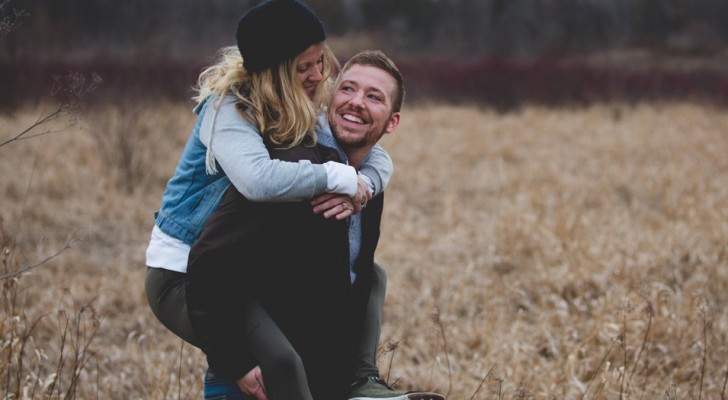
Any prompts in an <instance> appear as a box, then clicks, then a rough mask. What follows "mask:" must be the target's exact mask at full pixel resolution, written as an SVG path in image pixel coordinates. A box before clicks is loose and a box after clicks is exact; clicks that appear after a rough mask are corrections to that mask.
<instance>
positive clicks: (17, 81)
mask: <svg viewBox="0 0 728 400" xmlns="http://www.w3.org/2000/svg"><path fill="white" fill-rule="evenodd" d="M399 66H400V69H401V70H402V73H403V74H404V76H405V81H406V85H407V92H408V101H409V102H418V101H426V100H435V101H442V102H454V103H475V104H482V105H486V106H491V107H495V108H498V109H511V108H514V107H518V106H519V105H522V104H526V103H535V104H543V105H555V106H559V105H573V104H589V103H594V102H610V101H628V102H637V101H653V100H698V101H705V102H711V103H715V104H718V105H723V106H725V105H728V72H726V73H718V72H715V71H707V70H706V71H701V70H694V71H685V72H677V71H670V70H659V69H650V70H627V69H617V68H599V67H594V66H591V65H587V64H585V63H565V62H562V61H560V60H553V59H545V58H544V59H539V60H536V61H532V62H517V61H513V60H507V59H486V60H482V61H479V62H472V63H467V64H465V63H455V62H449V61H443V60H425V61H418V62H413V61H404V62H402V61H400V62H399ZM201 68H202V66H197V65H195V66H190V65H181V64H155V65H144V66H141V65H120V64H115V63H98V64H77V65H72V64H62V65H61V64H58V65H17V64H2V63H0V107H1V108H4V109H8V108H12V107H14V106H17V105H18V104H20V103H22V102H26V101H35V100H37V99H40V98H43V97H44V96H48V94H49V93H50V91H51V87H52V85H53V82H54V78H53V77H54V76H61V77H62V76H63V75H64V74H66V73H68V72H69V71H76V72H79V73H80V74H81V76H86V77H87V78H88V79H90V77H91V75H92V73H95V74H98V75H99V76H101V78H102V79H103V81H104V82H103V83H102V84H101V86H100V87H99V88H98V89H97V90H95V91H94V92H93V93H90V94H89V96H88V99H90V100H91V101H89V102H90V103H98V102H104V101H112V102H113V101H116V100H119V99H122V98H147V99H155V98H157V99H158V98H173V99H188V98H189V97H191V95H192V91H191V88H192V86H193V85H194V83H195V81H196V78H197V74H198V73H199V71H200V70H201ZM88 99H87V100H88Z"/></svg>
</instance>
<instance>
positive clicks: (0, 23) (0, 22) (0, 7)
mask: <svg viewBox="0 0 728 400" xmlns="http://www.w3.org/2000/svg"><path fill="white" fill-rule="evenodd" d="M9 3H10V0H4V1H0V12H3V11H4V10H5V6H7V5H8V4H9ZM29 15H30V14H29V13H28V12H27V11H25V10H16V9H13V15H12V16H10V15H5V16H3V15H2V14H0V40H2V39H3V38H4V37H5V36H7V35H8V34H10V33H11V32H12V31H14V30H15V29H17V28H18V27H19V26H20V22H21V19H22V18H25V17H27V16H29Z"/></svg>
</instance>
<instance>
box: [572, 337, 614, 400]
mask: <svg viewBox="0 0 728 400" xmlns="http://www.w3.org/2000/svg"><path fill="white" fill-rule="evenodd" d="M613 348H614V341H612V344H611V345H610V346H609V349H607V352H606V353H605V354H604V357H602V361H600V362H599V366H598V367H597V370H596V371H594V376H592V378H591V380H590V381H589V384H588V385H587V386H586V390H584V393H582V394H581V397H579V399H580V400H581V399H583V398H584V396H586V394H587V393H589V388H590V387H591V385H592V383H594V380H595V379H596V378H597V376H598V375H599V371H600V370H601V369H602V366H604V363H605V362H606V361H607V357H609V354H611V353H612V349H613Z"/></svg>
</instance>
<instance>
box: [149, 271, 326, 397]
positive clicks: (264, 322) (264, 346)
mask: <svg viewBox="0 0 728 400" xmlns="http://www.w3.org/2000/svg"><path fill="white" fill-rule="evenodd" d="M144 289H145V292H146V295H147V301H148V302H149V307H150V308H151V309H152V312H153V313H154V315H155V316H156V317H157V319H158V320H159V321H160V322H161V323H162V324H163V325H164V326H165V327H167V329H169V330H170V331H172V332H173V333H174V334H176V335H177V336H179V337H180V338H182V339H184V340H185V341H187V342H188V343H191V344H192V345H194V346H197V347H199V340H198V339H197V337H196V336H195V333H194V331H193V329H192V324H191V323H190V319H189V315H188V314H187V301H186V298H185V274H183V273H181V272H176V271H170V270H167V269H163V268H147V276H146V280H145V282H144ZM242 315H243V318H244V320H245V331H246V332H247V335H246V336H247V337H246V339H247V340H248V345H249V348H250V350H251V351H252V353H253V354H254V355H255V357H256V358H257V359H258V361H259V363H260V367H261V370H262V371H263V383H264V384H265V386H266V390H267V392H268V398H269V399H270V400H296V399H301V400H312V396H311V392H310V390H309V388H308V382H307V381H306V372H305V370H304V368H303V362H302V361H301V358H300V357H299V356H298V353H297V352H296V351H295V350H294V349H293V346H292V345H291V344H290V342H289V341H288V339H287V338H286V336H285V335H284V334H283V332H281V330H280V329H279V328H278V325H276V323H275V322H273V320H272V319H271V318H270V316H269V315H268V313H267V312H266V311H265V310H264V309H263V307H262V306H260V304H258V303H257V302H251V303H250V304H246V305H245V306H244V307H243V311H242ZM210 376H213V374H210ZM213 380H215V382H216V383H215V385H218V386H219V385H221V382H219V380H220V379H219V378H218V377H214V379H213ZM210 382H212V380H211V381H210ZM230 384H231V385H232V386H234V388H233V387H229V388H225V389H224V390H223V392H225V393H227V395H228V396H229V395H230V394H232V392H234V391H236V390H237V385H236V384H235V383H234V382H230ZM205 385H206V386H207V385H208V382H207V377H206V381H205ZM222 386H225V385H222ZM232 389H235V390H232Z"/></svg>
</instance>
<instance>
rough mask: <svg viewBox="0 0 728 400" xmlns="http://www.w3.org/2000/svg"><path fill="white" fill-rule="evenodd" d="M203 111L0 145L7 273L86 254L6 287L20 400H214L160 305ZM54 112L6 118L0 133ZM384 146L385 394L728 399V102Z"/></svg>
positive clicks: (5, 386)
mask: <svg viewBox="0 0 728 400" xmlns="http://www.w3.org/2000/svg"><path fill="white" fill-rule="evenodd" d="M191 107H192V104H190V103H189V102H187V103H177V104H173V103H168V104H156V105H153V106H151V105H145V104H138V103H133V102H120V103H119V104H117V105H115V106H99V107H97V108H95V109H94V110H93V111H86V112H84V113H83V115H81V117H80V118H79V119H78V120H77V121H76V122H75V123H73V124H72V125H71V126H70V127H69V126H68V124H69V121H68V120H67V119H66V118H63V119H59V120H57V121H54V122H53V123H51V124H47V125H45V126H44V127H41V128H39V130H38V132H41V131H44V130H47V129H53V130H59V132H55V133H50V134H47V135H43V136H40V137H36V138H32V139H28V140H22V141H14V142H11V143H8V144H6V145H3V146H2V147H0V177H1V178H0V198H1V199H2V200H1V201H0V218H1V219H0V244H1V245H2V247H3V254H2V260H3V265H2V266H1V267H0V268H3V270H2V271H1V272H0V273H2V274H5V273H7V272H11V271H13V270H16V269H18V268H22V267H26V266H31V265H33V264H35V263H37V262H39V261H41V260H43V259H45V258H47V257H50V256H53V255H54V254H55V253H57V252H58V251H60V250H62V249H63V248H64V246H65V245H66V244H68V243H70V246H71V247H70V248H69V249H67V250H65V251H63V252H62V253H61V254H60V255H58V256H55V257H53V258H51V259H50V260H49V261H48V262H46V263H45V264H42V265H40V266H39V267H37V268H35V269H33V270H31V271H30V272H27V273H25V274H23V275H21V276H20V277H16V278H13V279H6V280H4V281H3V288H2V300H1V301H2V309H3V314H2V320H1V321H0V340H1V341H2V342H1V344H2V345H1V346H0V391H2V393H3V396H4V398H6V399H15V398H64V397H65V398H80V399H93V398H103V399H132V398H135V399H136V398H142V399H146V398H149V399H162V398H170V399H171V398H190V399H194V398H201V397H202V396H201V378H202V373H203V371H204V369H205V364H204V358H203V357H202V355H201V353H200V352H199V351H198V350H196V349H194V348H191V347H190V346H189V345H185V346H183V345H182V343H181V341H180V340H179V339H176V338H175V337H174V336H173V335H172V334H170V333H168V332H167V331H166V330H165V328H163V327H162V326H161V325H160V324H159V323H158V322H157V321H156V320H155V319H154V317H153V316H152V314H151V312H150V311H149V309H148V306H147V304H146V300H145V297H144V293H143V278H144V268H145V267H144V251H145V248H146V244H147V240H148V237H149V232H150V230H151V227H152V224H153V219H152V213H153V212H154V211H155V209H156V208H157V206H158V204H159V200H160V198H161V194H162V191H163V189H164V185H165V182H166V180H167V178H168V177H169V175H170V174H171V173H172V171H173V168H174V165H175V163H176V160H177V157H178V156H179V153H180V151H181V149H182V145H183V143H184V141H185V140H186V137H187V135H188V134H189V131H190V129H191V127H192V125H193V123H194V117H193V115H192V114H191V112H190V110H191ZM48 109H50V108H48ZM42 111H43V106H38V107H27V108H26V109H23V110H18V111H16V112H15V113H13V114H5V115H2V116H1V117H0V133H1V135H2V136H0V142H2V141H4V140H5V139H7V138H9V137H11V136H14V134H17V133H19V132H21V131H22V130H23V129H24V128H25V127H27V126H30V125H31V124H32V123H33V122H34V121H35V120H36V118H37V117H38V115H39V114H40V113H41V112H42ZM383 144H384V146H385V148H387V149H388V150H389V151H390V153H391V155H392V157H393V159H394V161H395V176H394V178H393V180H392V182H391V184H390V187H389V188H388V190H387V193H386V202H385V203H386V207H385V215H384V224H383V232H382V238H381V241H380V246H379V250H378V252H377V259H378V261H379V262H380V263H381V264H382V265H384V266H385V268H386V269H387V270H388V272H389V287H388V295H387V303H386V311H385V322H384V327H383V333H382V344H383V347H382V352H381V358H380V367H381V369H382V372H383V375H384V376H385V377H386V378H388V379H389V381H390V382H395V385H396V386H398V387H399V388H402V389H409V388H412V387H419V388H429V389H436V390H438V391H440V392H443V393H449V399H453V400H463V399H465V400H467V399H514V398H515V399H580V398H584V399H620V398H624V399H657V398H667V399H701V398H702V399H723V398H724V397H725V393H726V388H725V386H726V377H728V362H726V360H728V314H727V313H726V309H727V308H728V156H727V154H728V114H726V112H725V110H723V109H714V108H711V107H709V106H703V105H695V104H687V103H686V104H651V105H634V106H631V105H623V104H613V105H596V106H590V107H586V108H571V109H549V108H539V107H524V108H522V109H520V110H519V111H515V112H510V113H506V114H499V113H495V112H492V111H489V110H481V109H478V108H476V107H450V106H435V105H432V106H427V105H419V106H416V107H410V108H409V109H406V110H405V113H404V116H403V124H402V125H401V128H400V130H399V131H397V132H396V133H395V134H393V135H391V136H389V137H387V138H385V140H384V143H383ZM49 391H50V392H51V394H50V395H47V393H48V392H49Z"/></svg>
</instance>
